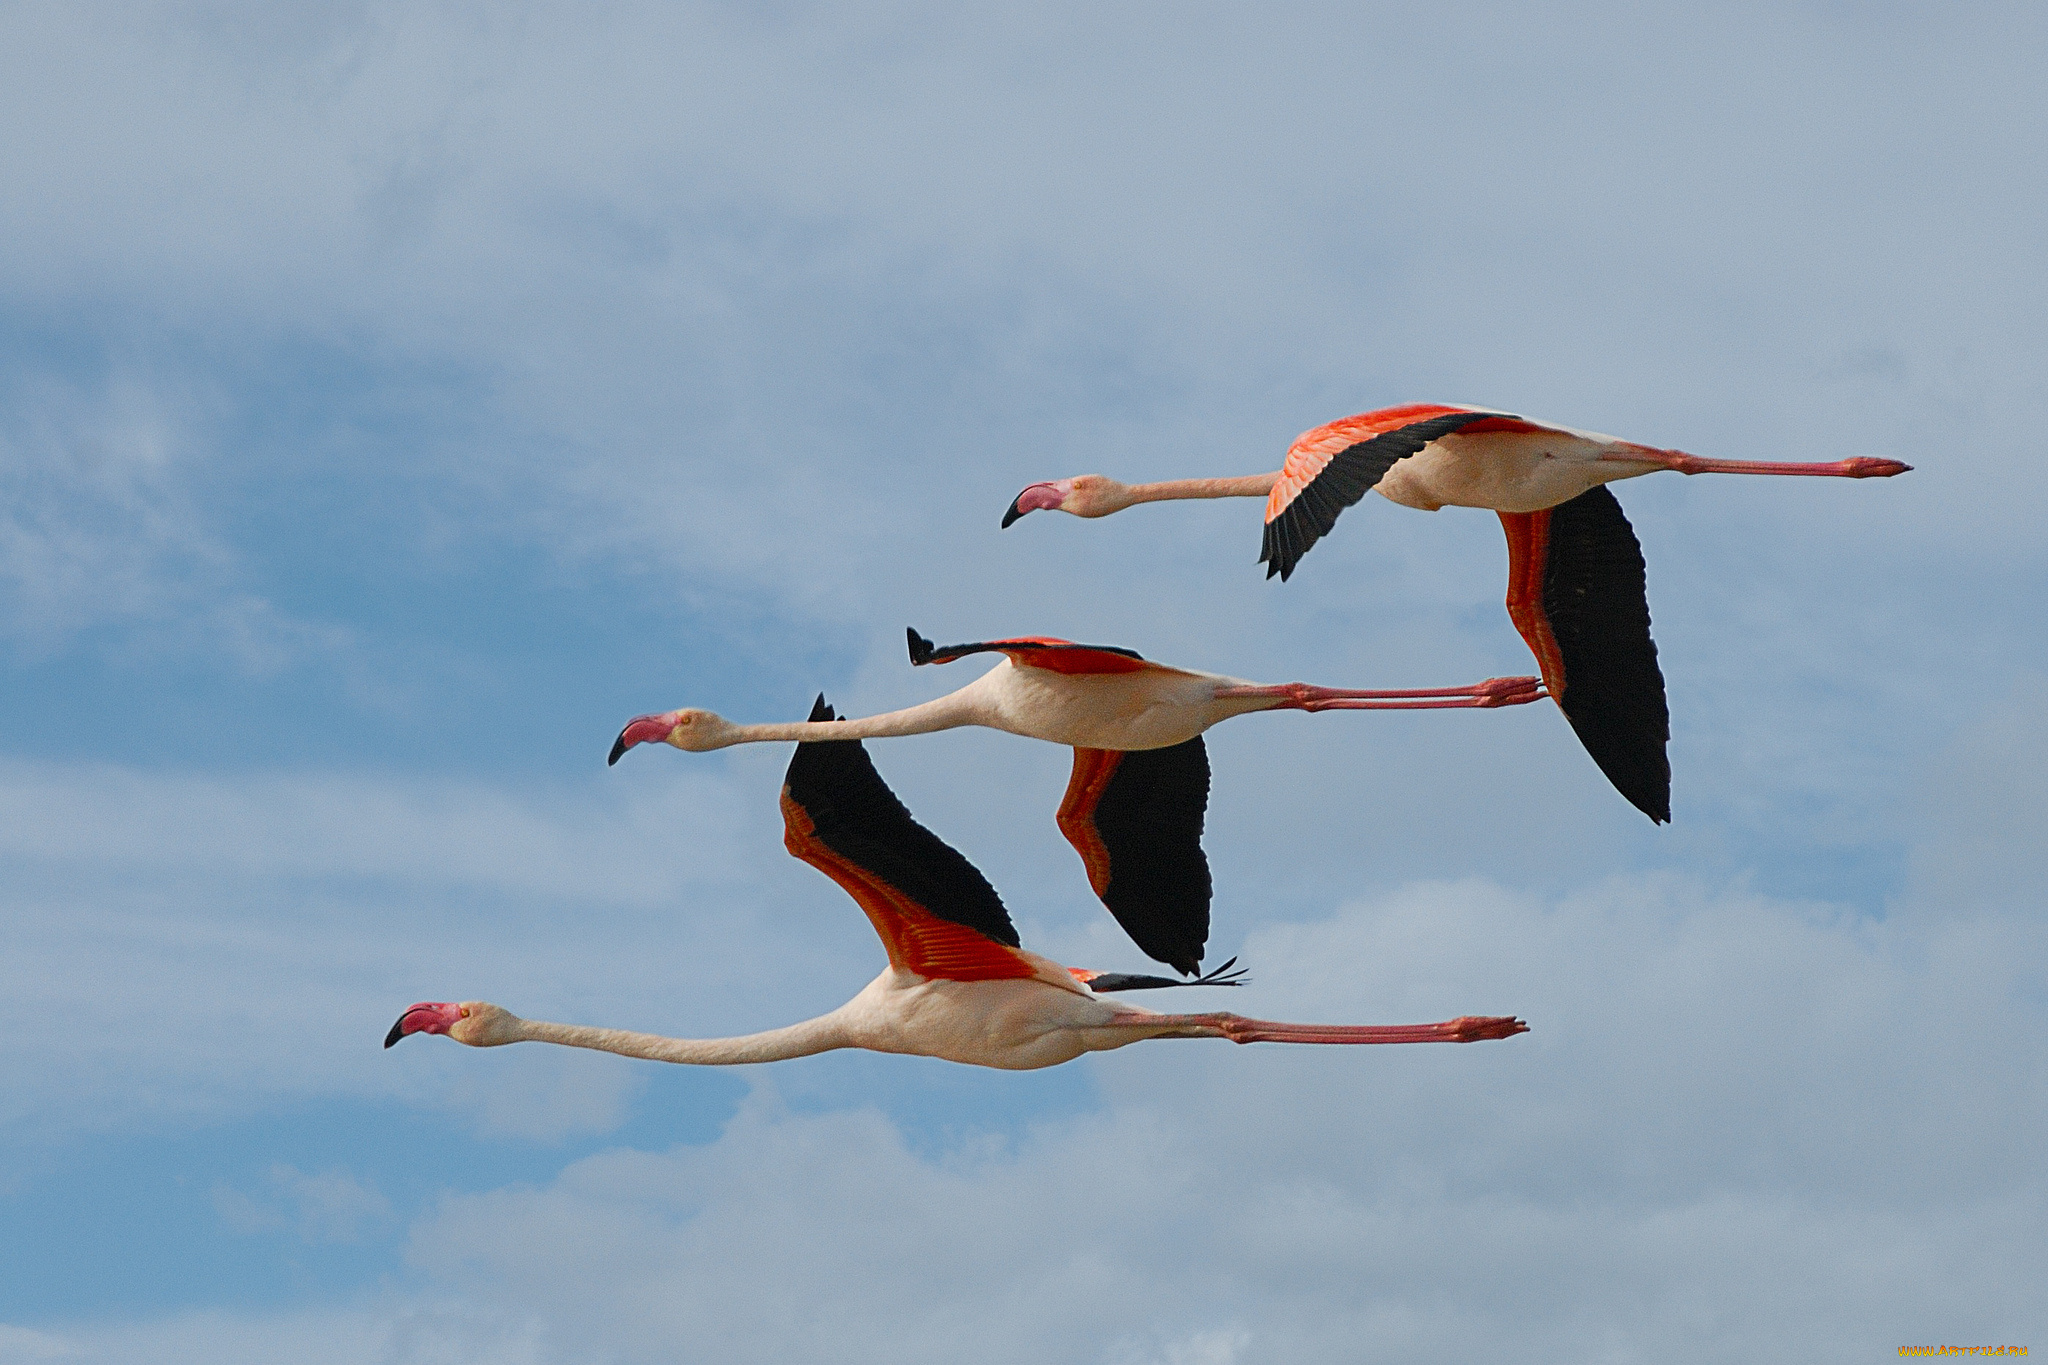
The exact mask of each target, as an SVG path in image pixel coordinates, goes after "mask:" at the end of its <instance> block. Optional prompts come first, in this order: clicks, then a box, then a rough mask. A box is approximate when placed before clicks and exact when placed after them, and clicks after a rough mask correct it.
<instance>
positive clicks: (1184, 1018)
mask: <svg viewBox="0 0 2048 1365" xmlns="http://www.w3.org/2000/svg"><path fill="white" fill-rule="evenodd" d="M1106 1027H1111V1028H1117V1027H1127V1028H1151V1029H1167V1030H1171V1032H1168V1033H1165V1034H1163V1035H1162V1036H1164V1037H1169V1038H1228V1039H1229V1040H1230V1041H1231V1042H1233V1043H1348V1044H1358V1043H1478V1042H1484V1041H1486V1040H1488V1039H1493V1038H1512V1037H1513V1036H1514V1035H1515V1034H1517V1033H1527V1032H1528V1031H1529V1026H1528V1025H1527V1024H1525V1023H1523V1022H1522V1021H1521V1020H1520V1019H1516V1018H1514V1017H1512V1016H1509V1015H1478V1014H1468V1015H1464V1016H1461V1017H1460V1018H1457V1019H1448V1020H1445V1021H1444V1022H1443V1023H1441V1024H1276V1023H1274V1022H1272V1021H1271V1020H1267V1019H1247V1018H1245V1017H1244V1016H1243V1015H1241V1014H1120V1015H1118V1016H1116V1017H1115V1018H1113V1019H1111V1020H1110V1021H1109V1023H1108V1025H1106Z"/></svg>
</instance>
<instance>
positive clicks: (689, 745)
mask: <svg viewBox="0 0 2048 1365" xmlns="http://www.w3.org/2000/svg"><path fill="white" fill-rule="evenodd" d="M738 738H739V727H738V726H737V725H734V724H733V723H732V722H731V721H729V720H727V719H726V718H725V717H724V716H721V715H719V714H718V713H717V712H715V711H700V710H697V709H696V708H695V707H685V708H683V709H682V710H680V711H664V712H662V713H661V714H660V715H658V716H635V717H633V719H631V720H629V721H627V722H626V728H625V729H623V730H621V731H619V737H618V738H617V739H615V740H613V741H612V752H611V757H609V758H607V759H606V760H605V763H606V764H607V765H610V764H613V763H617V762H618V761H619V755H621V754H623V753H625V752H626V750H628V749H630V748H632V747H633V746H634V745H635V744H647V743H651V742H653V741H655V740H659V741H660V742H661V743H663V744H673V745H675V746H676V748H678V749H688V750H690V751H691V752H692V753H703V752H704V751H705V750H706V749H723V748H724V747H725V746H726V745H728V744H733V743H736V742H737V741H738Z"/></svg>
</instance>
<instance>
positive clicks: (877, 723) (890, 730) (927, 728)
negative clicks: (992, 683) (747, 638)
mask: <svg viewBox="0 0 2048 1365" xmlns="http://www.w3.org/2000/svg"><path fill="white" fill-rule="evenodd" d="M972 686H973V684H971V683H970V684H968V686H967V687H963V688H961V689H960V691H958V692H953V693H950V694H948V695H946V696H943V697H938V698H935V699H934V700H932V701H928V702H923V703H921V704H919V705H917V706H912V707H907V708H905V709H904V710H901V711H885V712H883V713H882V714H881V715H879V716H862V717H859V718H857V719H848V720H792V721H784V722H780V723H774V724H768V725H735V726H734V727H733V730H734V731H735V732H736V735H735V738H734V739H733V740H732V741H731V742H732V743H733V744H759V743H763V742H772V741H777V740H792V739H793V740H796V741H797V742H799V743H802V742H804V741H806V740H818V739H888V738H890V737H891V736H894V735H928V734H931V733H933V732H934V731H937V730H954V729H958V728H959V727H960V726H962V725H980V724H983V723H985V719H984V717H983V715H982V713H981V708H980V707H978V706H977V705H976V704H975V699H974V698H973V697H971V696H968V695H967V693H968V691H969V689H970V688H972Z"/></svg>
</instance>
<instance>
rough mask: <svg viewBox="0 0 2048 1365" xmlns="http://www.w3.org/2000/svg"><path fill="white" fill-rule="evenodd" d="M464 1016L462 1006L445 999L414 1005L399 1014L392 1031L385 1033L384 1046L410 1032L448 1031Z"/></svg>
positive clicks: (393, 1044)
mask: <svg viewBox="0 0 2048 1365" xmlns="http://www.w3.org/2000/svg"><path fill="white" fill-rule="evenodd" d="M461 1018H462V1006H460V1005H454V1004H449V1003H447V1002H445V1001H436V1000H429V1001H426V1002H424V1003H421V1004H418V1005H414V1006H413V1007H412V1008H411V1009H409V1010H407V1011H406V1012H405V1013H404V1014H401V1015H399V1016H398V1022H397V1023H395V1024H393V1025H392V1026H391V1032H389V1033H387V1034H385V1035H384V1046H385V1047H392V1046H395V1045H396V1044H397V1042H398V1040H399V1039H400V1038H403V1037H405V1036H406V1035H407V1034H409V1033H446V1032H447V1031H448V1030H449V1029H451V1028H454V1027H455V1025H456V1022H457V1021H458V1020H460V1019H461Z"/></svg>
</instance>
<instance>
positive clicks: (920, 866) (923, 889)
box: [782, 696, 1041, 981]
mask: <svg viewBox="0 0 2048 1365" xmlns="http://www.w3.org/2000/svg"><path fill="white" fill-rule="evenodd" d="M810 718H811V719H812V720H814V721H817V720H836V719H838V717H837V716H835V715H834V714H833V712H832V708H831V707H829V706H827V705H826V704H825V699H824V697H822V696H820V697H819V698H818V700H817V702H816V704H815V705H813V706H812V708H811V715H810ZM782 820H783V846H784V847H785V848H787V849H788V850H789V851H790V852H791V853H792V854H793V855H795V856H796V857H798V858H801V859H803V860H804V861H805V862H807V863H809V864H810V865H811V866H812V867H815V868H817V869H818V870H819V871H820V872H823V873H824V874H825V875H826V876H828V877H830V878H831V879H832V880H833V881H835V882H838V883H839V885H840V886H841V887H842V888H844V889H845V891H846V893H847V894H848V895H849V896H852V897H853V898H854V900H855V901H856V902H858V903H859V905H860V908H861V909H862V910H864V911H866V912H867V917H868V920H869V922H870V923H872V924H873V925H874V926H875V932H876V933H877V934H879V935H880V936H881V939H882V946H883V947H884V948H886V949H887V950H888V953H889V961H890V962H891V963H892V964H894V965H895V966H898V967H903V968H907V969H908V970H910V971H913V972H916V973H917V974H918V975H920V976H927V977H940V978H944V979H947V980H952V981H988V980H1000V979H1008V978H1022V977H1030V976H1036V975H1040V974H1041V973H1040V970H1039V968H1038V967H1037V966H1035V965H1034V964H1033V963H1032V961H1031V960H1030V959H1029V958H1028V957H1027V956H1026V955H1025V954H1024V953H1023V952H1022V951H1020V949H1019V946H1018V941H1017V930H1016V928H1015V926H1013V925H1012V924H1011V923H1010V914H1009V911H1007V910H1005V909H1004V908H1003V901H1002V897H1000V896H998V895H997V894H996V889H995V888H994V887H993V886H990V885H989V883H988V879H987V878H985V877H983V876H982V875H981V873H980V872H978V871H976V870H975V867H974V864H972V863H970V862H968V861H967V859H966V858H964V857H962V856H961V855H960V853H959V852H958V851H957V850H955V849H953V848H951V847H950V846H948V845H947V844H946V843H945V841H943V840H942V839H940V838H939V837H938V836H937V835H936V834H933V833H932V832H931V831H930V830H928V829H926V828H925V827H924V826H923V825H920V824H918V823H917V821H915V820H913V819H912V818H911V816H910V812H909V811H908V810H907V809H905V807H904V805H903V803H902V802H901V801H899V800H897V799H896V794H895V793H894V792H892V791H890V790H889V787H888V784H887V783H885V782H883V781H882V775H881V774H880V773H878V772H876V771H875V765H874V762H873V760H871V759H870V758H869V757H868V754H867V750H866V749H865V748H863V747H862V745H861V743H860V741H859V740H814V741H811V742H808V743H804V744H799V745H797V746H796V756H795V757H794V758H792V759H791V760H790V763H789V774H788V776H787V777H786V778H785V779H784V781H783V788H782Z"/></svg>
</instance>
